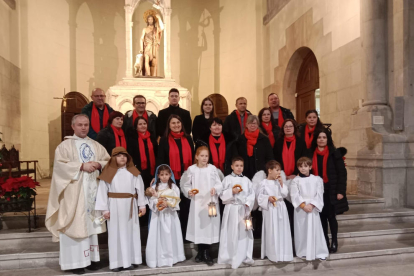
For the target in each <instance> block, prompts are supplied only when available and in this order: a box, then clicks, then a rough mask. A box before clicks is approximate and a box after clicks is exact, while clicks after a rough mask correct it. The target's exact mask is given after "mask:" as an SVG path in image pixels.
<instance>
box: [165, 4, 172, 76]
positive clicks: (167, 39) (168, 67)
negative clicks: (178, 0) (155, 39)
mask: <svg viewBox="0 0 414 276" xmlns="http://www.w3.org/2000/svg"><path fill="white" fill-rule="evenodd" d="M166 2H167V1H166ZM171 11H172V10H171V8H170V6H167V7H165V8H164V25H165V29H164V75H165V78H166V79H171V55H170V54H171Z"/></svg>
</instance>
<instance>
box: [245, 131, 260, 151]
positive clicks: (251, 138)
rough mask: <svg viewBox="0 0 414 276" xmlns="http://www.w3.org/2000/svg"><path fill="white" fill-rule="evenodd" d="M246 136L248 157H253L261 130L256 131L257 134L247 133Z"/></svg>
mask: <svg viewBox="0 0 414 276" xmlns="http://www.w3.org/2000/svg"><path fill="white" fill-rule="evenodd" d="M244 136H245V137H246V139H247V155H248V156H250V157H251V156H253V147H254V145H256V143H257V137H259V129H256V131H255V132H250V131H245V132H244Z"/></svg>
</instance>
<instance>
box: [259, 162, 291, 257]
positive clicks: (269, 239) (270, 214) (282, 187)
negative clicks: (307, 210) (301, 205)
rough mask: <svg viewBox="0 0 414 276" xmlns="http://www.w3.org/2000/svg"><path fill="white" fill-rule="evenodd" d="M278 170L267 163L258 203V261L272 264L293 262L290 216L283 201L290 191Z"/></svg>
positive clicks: (275, 165)
mask: <svg viewBox="0 0 414 276" xmlns="http://www.w3.org/2000/svg"><path fill="white" fill-rule="evenodd" d="M280 169H281V166H280V164H279V163H278V162H277V161H275V160H271V161H269V162H267V163H266V168H265V172H266V176H267V178H266V179H264V180H263V181H262V182H261V183H260V186H259V188H258V191H257V202H258V205H259V210H261V211H262V214H263V227H262V251H261V258H262V259H264V258H265V257H266V256H267V258H269V260H271V261H272V262H290V261H293V250H292V237H291V234H290V223H289V215H288V212H287V209H286V204H285V202H284V201H283V199H284V198H285V197H286V196H287V195H288V193H289V190H288V187H287V186H286V184H285V183H284V182H283V179H282V175H281V170H280Z"/></svg>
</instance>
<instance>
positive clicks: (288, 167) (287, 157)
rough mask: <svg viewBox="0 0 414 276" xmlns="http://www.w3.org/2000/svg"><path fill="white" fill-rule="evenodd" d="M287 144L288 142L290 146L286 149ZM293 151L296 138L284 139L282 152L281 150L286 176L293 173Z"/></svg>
mask: <svg viewBox="0 0 414 276" xmlns="http://www.w3.org/2000/svg"><path fill="white" fill-rule="evenodd" d="M287 142H290V146H289V148H288V146H287ZM295 149H296V136H295V135H293V136H292V137H286V136H285V139H284V142H283V150H282V159H283V166H284V170H285V174H286V176H289V175H292V173H293V172H294V171H295V165H296V164H295V163H296V162H295Z"/></svg>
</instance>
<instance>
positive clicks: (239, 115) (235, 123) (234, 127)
mask: <svg viewBox="0 0 414 276" xmlns="http://www.w3.org/2000/svg"><path fill="white" fill-rule="evenodd" d="M236 108H237V109H236V110H234V111H233V112H232V113H230V115H229V116H227V118H226V120H225V121H224V125H223V132H224V133H227V134H228V135H229V138H230V139H231V140H236V139H237V137H238V136H239V135H240V134H242V133H243V132H244V128H245V126H246V120H247V118H248V116H249V115H251V113H250V111H248V110H247V100H246V98H245V97H239V98H237V100H236Z"/></svg>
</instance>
